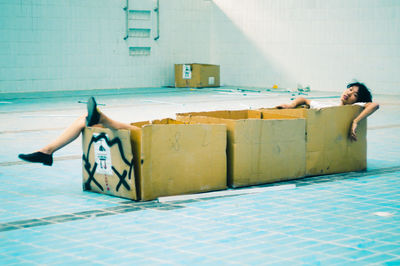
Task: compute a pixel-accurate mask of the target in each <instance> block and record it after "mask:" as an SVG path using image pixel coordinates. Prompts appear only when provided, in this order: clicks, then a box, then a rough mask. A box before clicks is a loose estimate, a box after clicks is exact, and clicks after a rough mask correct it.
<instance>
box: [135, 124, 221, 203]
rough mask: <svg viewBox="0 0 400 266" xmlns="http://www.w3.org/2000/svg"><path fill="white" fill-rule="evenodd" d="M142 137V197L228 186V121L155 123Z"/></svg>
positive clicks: (144, 198) (143, 129) (147, 198)
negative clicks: (208, 123)
mask: <svg viewBox="0 0 400 266" xmlns="http://www.w3.org/2000/svg"><path fill="white" fill-rule="evenodd" d="M141 141H142V146H141V173H140V174H141V179H140V194H141V199H143V200H149V199H154V198H156V197H160V196H168V195H179V194H186V193H194V192H202V191H209V190H218V189H225V188H226V154H225V150H226V127H225V126H224V125H186V124H181V125H179V124H151V125H146V126H144V127H143V128H142V136H141ZM221 178H222V179H221ZM222 180H223V181H222Z"/></svg>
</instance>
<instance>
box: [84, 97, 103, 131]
mask: <svg viewBox="0 0 400 266" xmlns="http://www.w3.org/2000/svg"><path fill="white" fill-rule="evenodd" d="M87 113H88V115H87V117H86V126H88V127H90V126H93V125H96V124H98V123H99V120H100V113H99V111H98V110H97V104H96V100H95V99H94V98H93V97H90V98H89V99H88V102H87Z"/></svg>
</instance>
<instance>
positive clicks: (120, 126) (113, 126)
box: [99, 113, 138, 130]
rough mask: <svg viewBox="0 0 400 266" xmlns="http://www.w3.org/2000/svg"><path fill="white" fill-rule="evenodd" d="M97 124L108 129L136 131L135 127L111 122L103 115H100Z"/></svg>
mask: <svg viewBox="0 0 400 266" xmlns="http://www.w3.org/2000/svg"><path fill="white" fill-rule="evenodd" d="M99 124H101V125H103V126H104V127H106V128H109V129H127V130H133V129H138V127H136V126H132V125H130V124H126V123H122V122H119V121H116V120H113V119H111V118H109V117H108V116H106V115H105V114H103V113H100V119H99Z"/></svg>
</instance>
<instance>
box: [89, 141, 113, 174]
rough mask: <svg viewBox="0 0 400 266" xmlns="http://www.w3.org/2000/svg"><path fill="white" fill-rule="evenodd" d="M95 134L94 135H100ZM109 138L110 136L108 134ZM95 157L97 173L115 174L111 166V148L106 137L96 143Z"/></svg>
mask: <svg viewBox="0 0 400 266" xmlns="http://www.w3.org/2000/svg"><path fill="white" fill-rule="evenodd" d="M98 135H99V134H97V135H94V136H96V137H97V136H98ZM106 138H107V139H108V136H107V135H106ZM94 159H95V162H96V163H97V168H96V173H99V174H105V175H113V172H112V169H111V166H112V163H111V148H110V146H108V144H107V142H106V140H105V139H100V140H99V141H97V142H95V143H94Z"/></svg>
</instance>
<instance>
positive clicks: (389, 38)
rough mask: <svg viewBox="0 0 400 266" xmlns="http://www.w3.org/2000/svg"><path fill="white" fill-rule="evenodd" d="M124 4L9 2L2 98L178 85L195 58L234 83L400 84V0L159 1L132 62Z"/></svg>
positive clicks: (0, 46) (0, 69) (0, 66)
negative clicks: (144, 51) (178, 75)
mask: <svg viewBox="0 0 400 266" xmlns="http://www.w3.org/2000/svg"><path fill="white" fill-rule="evenodd" d="M130 2H131V3H132V5H140V4H143V3H145V4H146V5H152V6H155V2H156V0H130ZM125 4H126V0H112V1H110V0H96V1H95V0H18V1H17V0H15V1H13V0H0V93H3V92H26V91H54V90H81V89H102V88H135V87H158V86H171V85H174V80H173V79H174V73H173V64H175V63H189V62H199V63H215V64H220V65H221V81H222V83H223V84H226V85H235V86H257V87H271V86H272V85H273V84H278V85H279V86H281V87H296V86H297V84H298V83H300V84H303V85H311V89H313V90H328V91H338V90H341V89H342V88H343V87H344V86H345V84H346V83H347V82H349V81H351V80H352V79H358V80H360V81H363V82H365V83H366V84H367V85H368V86H369V87H371V88H372V89H373V91H374V92H389V93H398V88H400V75H399V74H398V73H399V72H400V71H399V66H400V1H399V0H279V1H278V0H246V1H236V0H235V1H234V0H160V16H161V17H160V39H159V40H158V41H152V42H151V49H152V50H151V55H150V56H129V46H132V45H135V43H134V41H132V40H131V39H128V41H124V40H123V37H124V36H125V31H126V28H125V13H124V11H123V10H122V8H123V7H124V6H125ZM154 14H155V13H153V15H154ZM153 21H154V18H153ZM153 26H154V25H153ZM152 30H153V32H152V34H153V36H154V30H155V27H153V28H152Z"/></svg>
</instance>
